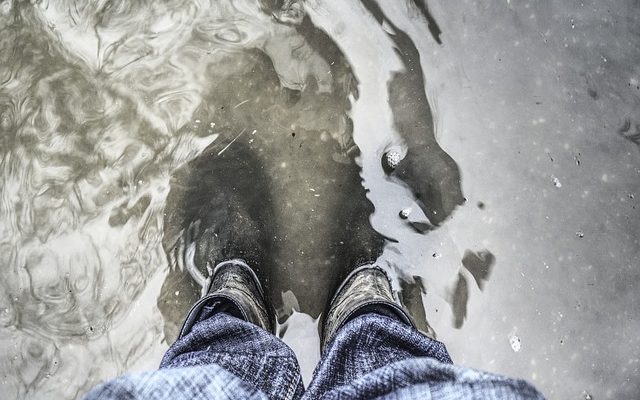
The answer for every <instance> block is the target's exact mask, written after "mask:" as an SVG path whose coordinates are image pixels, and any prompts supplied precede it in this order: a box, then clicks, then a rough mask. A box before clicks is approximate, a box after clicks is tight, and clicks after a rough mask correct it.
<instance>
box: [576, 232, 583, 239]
mask: <svg viewBox="0 0 640 400" xmlns="http://www.w3.org/2000/svg"><path fill="white" fill-rule="evenodd" d="M576 236H577V237H579V238H583V237H584V233H582V232H580V231H578V232H576Z"/></svg>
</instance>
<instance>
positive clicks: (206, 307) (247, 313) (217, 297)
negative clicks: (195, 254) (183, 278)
mask: <svg viewBox="0 0 640 400" xmlns="http://www.w3.org/2000/svg"><path fill="white" fill-rule="evenodd" d="M207 284H208V286H207V287H206V290H207V294H206V295H205V296H204V297H202V298H201V299H200V300H198V302H197V303H196V304H194V306H193V307H192V308H191V310H190V311H189V313H188V314H187V318H186V319H185V322H184V324H183V325H182V329H181V330H180V335H179V336H178V338H181V337H183V336H185V335H186V334H188V333H189V331H191V328H192V327H193V325H195V324H196V322H198V321H199V320H201V319H203V315H202V314H203V313H205V312H206V313H208V314H210V315H211V314H214V313H216V312H226V313H228V314H230V315H232V316H234V317H237V318H240V319H243V320H245V321H247V322H251V323H252V324H254V325H257V326H259V327H260V328H262V329H264V330H265V331H268V332H271V333H274V319H275V315H274V312H273V311H271V309H270V308H269V307H268V305H267V302H266V300H265V294H264V291H263V289H262V285H261V284H260V281H259V279H258V277H257V275H256V274H255V272H254V271H253V270H252V269H251V267H249V266H248V265H247V264H246V263H245V262H244V261H242V260H239V259H236V260H230V261H224V262H222V263H220V264H218V265H217V266H216V267H215V268H214V269H213V270H212V271H210V278H209V279H208V282H207Z"/></svg>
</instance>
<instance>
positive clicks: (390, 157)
mask: <svg viewBox="0 0 640 400" xmlns="http://www.w3.org/2000/svg"><path fill="white" fill-rule="evenodd" d="M400 161H402V157H401V156H400V153H398V152H397V151H389V152H387V153H385V154H384V156H383V166H384V167H385V170H388V171H393V170H394V169H396V168H398V165H400Z"/></svg>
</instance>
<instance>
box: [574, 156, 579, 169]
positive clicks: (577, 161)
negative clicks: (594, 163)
mask: <svg viewBox="0 0 640 400" xmlns="http://www.w3.org/2000/svg"><path fill="white" fill-rule="evenodd" d="M573 159H574V160H575V162H576V165H577V166H578V167H579V166H580V153H578V154H576V155H574V156H573Z"/></svg>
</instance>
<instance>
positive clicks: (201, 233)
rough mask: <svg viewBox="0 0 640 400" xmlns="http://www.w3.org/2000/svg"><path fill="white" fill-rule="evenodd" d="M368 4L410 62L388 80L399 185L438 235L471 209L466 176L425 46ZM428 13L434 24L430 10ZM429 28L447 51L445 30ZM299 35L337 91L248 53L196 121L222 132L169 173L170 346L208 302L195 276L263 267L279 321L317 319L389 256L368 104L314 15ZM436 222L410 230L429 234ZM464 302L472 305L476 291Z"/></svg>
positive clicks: (409, 297)
mask: <svg viewBox="0 0 640 400" xmlns="http://www.w3.org/2000/svg"><path fill="white" fill-rule="evenodd" d="M364 4H365V5H366V6H367V8H368V9H369V11H370V12H371V13H372V14H373V15H374V16H375V17H376V18H377V19H378V20H379V22H380V23H382V22H383V21H384V22H385V23H387V24H388V25H389V26H391V27H392V28H393V29H394V31H395V33H394V34H393V35H391V37H392V39H393V41H394V43H395V44H396V46H397V48H398V53H399V56H400V58H401V60H402V62H403V63H404V65H405V71H404V72H400V73H396V74H395V75H394V76H393V79H392V81H391V82H390V83H389V103H390V107H391V110H392V112H393V115H394V123H395V125H396V128H397V130H398V131H399V132H400V133H401V135H402V137H403V140H404V141H405V142H406V145H407V147H408V151H407V155H406V157H405V159H404V160H403V161H402V162H401V164H400V166H399V167H398V169H396V170H395V171H394V172H393V173H392V174H391V176H390V178H389V179H393V180H396V181H401V182H404V184H405V185H407V186H409V187H410V188H411V190H412V191H413V193H415V196H416V201H417V202H418V204H420V206H421V207H422V208H423V210H424V211H425V214H426V215H427V216H428V217H429V219H430V222H431V223H432V224H433V226H437V225H439V224H440V223H442V222H443V221H444V220H445V219H446V218H447V217H448V216H449V215H451V213H452V212H453V210H454V209H455V207H456V206H458V205H460V204H462V202H463V197H462V191H461V187H460V176H459V172H458V168H457V165H456V164H455V162H454V161H453V160H452V159H451V158H450V157H449V156H448V155H447V154H446V153H445V152H444V151H443V150H442V148H440V146H439V145H438V143H437V142H436V139H435V132H434V129H433V119H432V114H431V110H430V107H429V104H428V101H427V98H426V94H425V92H424V77H423V73H422V69H421V67H420V57H419V54H418V51H417V49H416V47H415V46H414V44H413V43H412V41H411V40H410V38H409V37H408V36H407V35H406V34H404V33H403V32H402V31H400V30H399V29H397V28H396V27H395V26H393V24H392V23H391V21H388V20H387V19H386V17H385V16H384V15H383V13H382V12H381V10H380V9H379V8H378V6H377V4H376V3H374V2H371V1H365V2H364ZM421 10H422V11H423V12H425V13H427V14H428V10H427V9H426V7H425V6H423V7H421ZM427 19H428V21H429V26H430V29H431V31H432V32H433V34H434V38H435V39H436V40H438V41H439V34H440V31H439V28H438V27H437V24H436V22H435V21H434V20H433V18H431V17H430V16H428V18H427ZM297 31H298V32H299V33H300V35H301V36H303V37H304V39H305V40H306V41H307V42H308V44H309V45H310V46H311V47H312V48H313V49H314V50H315V51H317V52H318V54H320V55H321V57H322V58H323V59H324V60H325V61H326V64H327V65H329V66H330V75H331V77H332V81H331V87H330V89H329V90H327V88H326V87H323V83H322V82H318V81H314V80H311V81H309V82H307V85H306V86H305V87H304V88H301V90H291V89H287V88H283V87H282V85H281V84H280V80H279V79H278V78H279V77H278V73H277V71H278V70H281V68H276V67H274V66H276V65H278V63H279V62H280V60H277V59H273V58H271V59H270V58H268V57H267V56H265V55H263V54H262V53H258V52H247V53H244V54H242V55H241V56H238V57H241V58H242V60H241V61H240V62H239V63H238V65H244V67H243V70H242V71H239V72H238V73H236V74H234V75H232V76H230V77H228V79H226V80H223V81H222V82H220V83H218V84H216V85H215V86H214V87H211V88H210V92H209V95H208V96H207V97H206V99H205V100H204V102H203V104H202V105H201V107H200V109H199V110H198V111H197V112H196V116H197V118H199V120H198V121H199V123H200V124H202V125H204V126H206V125H208V126H211V127H214V126H215V131H216V132H219V133H220V135H221V136H220V137H219V138H218V140H217V141H216V142H215V143H214V144H213V145H212V146H211V147H210V148H208V149H207V150H206V151H205V152H204V153H203V154H202V155H201V156H200V157H199V158H198V159H196V160H194V161H193V162H191V163H190V164H188V165H187V166H185V167H184V168H182V169H181V170H180V171H178V172H177V173H176V174H174V176H173V177H172V183H171V193H170V195H169V197H168V200H167V207H166V209H165V235H164V247H165V250H166V251H167V253H168V255H169V260H170V265H172V271H171V272H170V274H169V276H168V278H167V280H166V281H165V283H164V285H163V289H162V294H161V296H160V298H159V299H158V305H159V308H160V309H161V311H162V312H163V314H164V316H165V320H166V328H165V331H166V334H167V337H168V338H172V337H175V334H176V330H177V328H178V327H177V325H176V323H179V321H180V316H182V315H184V314H185V313H186V310H187V309H188V307H189V306H190V304H191V303H192V302H193V301H194V300H195V299H196V298H197V297H198V295H199V289H200V288H199V285H197V284H195V283H194V280H193V279H192V277H191V275H194V273H191V275H190V274H189V273H187V271H189V270H190V269H191V270H193V269H196V270H198V271H200V274H202V275H205V276H206V269H205V266H206V263H207V261H208V260H209V261H211V262H213V263H215V262H219V261H222V260H223V259H224V258H226V257H229V256H237V257H242V258H245V259H249V260H251V261H253V262H254V264H260V265H259V266H258V268H259V269H260V273H261V274H263V276H265V278H266V280H267V285H268V288H267V289H268V293H269V294H270V297H271V299H272V302H273V305H274V307H275V308H276V309H277V311H278V316H279V319H280V321H283V320H284V319H285V318H286V317H287V316H288V315H290V313H291V312H292V310H296V311H301V312H305V313H308V314H310V315H311V316H312V317H314V318H316V317H318V316H319V314H320V313H321V312H322V311H323V309H324V307H325V304H326V302H327V300H328V296H329V295H330V293H331V292H332V290H333V288H335V286H336V285H337V284H338V283H339V281H340V280H341V279H342V278H344V276H346V274H347V273H348V272H349V271H350V270H351V269H352V268H354V267H355V266H357V265H358V264H361V263H364V262H368V261H369V262H370V261H374V260H375V259H376V258H377V257H378V256H379V255H380V254H381V252H382V249H383V246H384V243H385V238H383V237H382V236H381V235H380V234H378V233H377V232H376V231H374V230H373V228H372V227H371V224H370V222H369V217H370V215H371V214H372V212H373V211H374V210H373V206H372V204H371V203H370V202H369V200H368V199H367V198H366V192H365V189H364V188H363V186H362V182H361V177H360V166H359V165H358V162H357V159H358V155H359V151H358V149H357V147H356V146H355V144H354V142H353V138H352V132H353V129H352V122H351V120H350V118H349V110H350V100H349V97H350V96H354V97H355V98H357V96H358V94H357V88H356V86H357V81H356V78H355V76H354V75H353V73H352V71H351V68H350V66H349V64H348V62H347V61H346V58H345V57H344V55H343V54H342V53H341V52H340V50H339V49H338V47H337V46H336V44H335V43H334V42H333V40H332V39H331V38H330V37H329V36H327V35H326V34H325V33H324V32H323V31H321V30H319V29H318V28H316V27H315V26H313V24H312V23H311V21H310V20H309V19H308V18H306V17H305V18H304V19H303V20H302V22H301V23H300V24H299V26H298V27H297ZM290 48H292V46H290V45H282V49H283V50H284V49H290ZM274 54H276V55H277V54H278V51H273V50H272V51H271V52H270V55H271V56H272V57H273V55H274ZM325 86H326V85H325ZM194 118H195V117H194ZM224 210H226V211H224ZM247 220H249V221H250V222H248V223H247ZM229 225H235V227H234V228H229ZM433 226H426V225H425V224H416V223H414V224H413V228H414V229H415V230H416V231H418V232H420V233H425V232H426V231H428V230H429V229H431V228H433ZM212 233H214V235H213V236H214V237H212ZM207 235H209V236H207ZM207 238H209V239H207ZM247 238H252V239H250V240H247ZM203 241H205V242H207V241H209V242H211V241H217V242H219V243H220V242H221V243H222V244H219V245H217V246H215V245H209V246H205V247H208V248H215V249H214V250H213V251H209V252H208V253H207V252H202V251H199V250H197V249H200V245H198V246H195V247H194V248H192V249H191V250H189V243H192V242H198V243H202V242H203ZM231 241H239V242H242V243H247V244H246V245H245V248H244V249H243V248H237V249H235V250H233V251H232V252H231V253H230V252H228V251H227V248H226V247H225V246H229V244H228V243H229V242H231ZM224 243H227V245H225V244H224ZM252 246H253V247H254V248H253V250H251V249H250V248H251V247H252ZM261 251H264V253H266V256H261V255H260V252H261ZM190 255H193V257H192V258H189V257H190ZM185 258H186V259H187V261H186V262H183V261H180V260H184V259H185ZM191 259H192V260H193V262H192V265H188V264H189V263H190V262H191V261H190V260H191ZM195 274H196V275H197V273H195ZM461 276H462V275H461ZM462 279H464V277H462ZM464 283H466V282H464ZM460 287H461V288H463V289H465V288H466V286H464V287H462V286H460ZM401 289H402V292H403V296H402V298H403V301H404V302H405V303H406V305H407V306H408V307H409V308H410V311H411V312H412V314H413V315H414V316H415V317H416V318H417V320H418V321H419V324H420V325H421V326H422V327H423V328H424V329H427V326H428V323H427V321H426V317H425V313H424V307H423V305H422V297H421V293H422V292H423V291H424V288H423V285H422V283H421V282H420V280H419V279H416V280H415V281H414V282H401ZM177 293H182V294H181V295H179V296H178V295H177ZM187 294H188V295H187ZM291 294H293V296H291ZM456 295H457V298H459V299H464V301H463V302H464V307H465V308H466V291H464V290H463V291H462V292H460V291H459V290H458V291H457V292H456ZM454 302H455V301H454ZM457 303H460V301H459V300H458V301H457ZM457 303H456V304H457ZM455 309H460V306H459V305H458V306H457V307H455V308H454V310H455Z"/></svg>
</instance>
